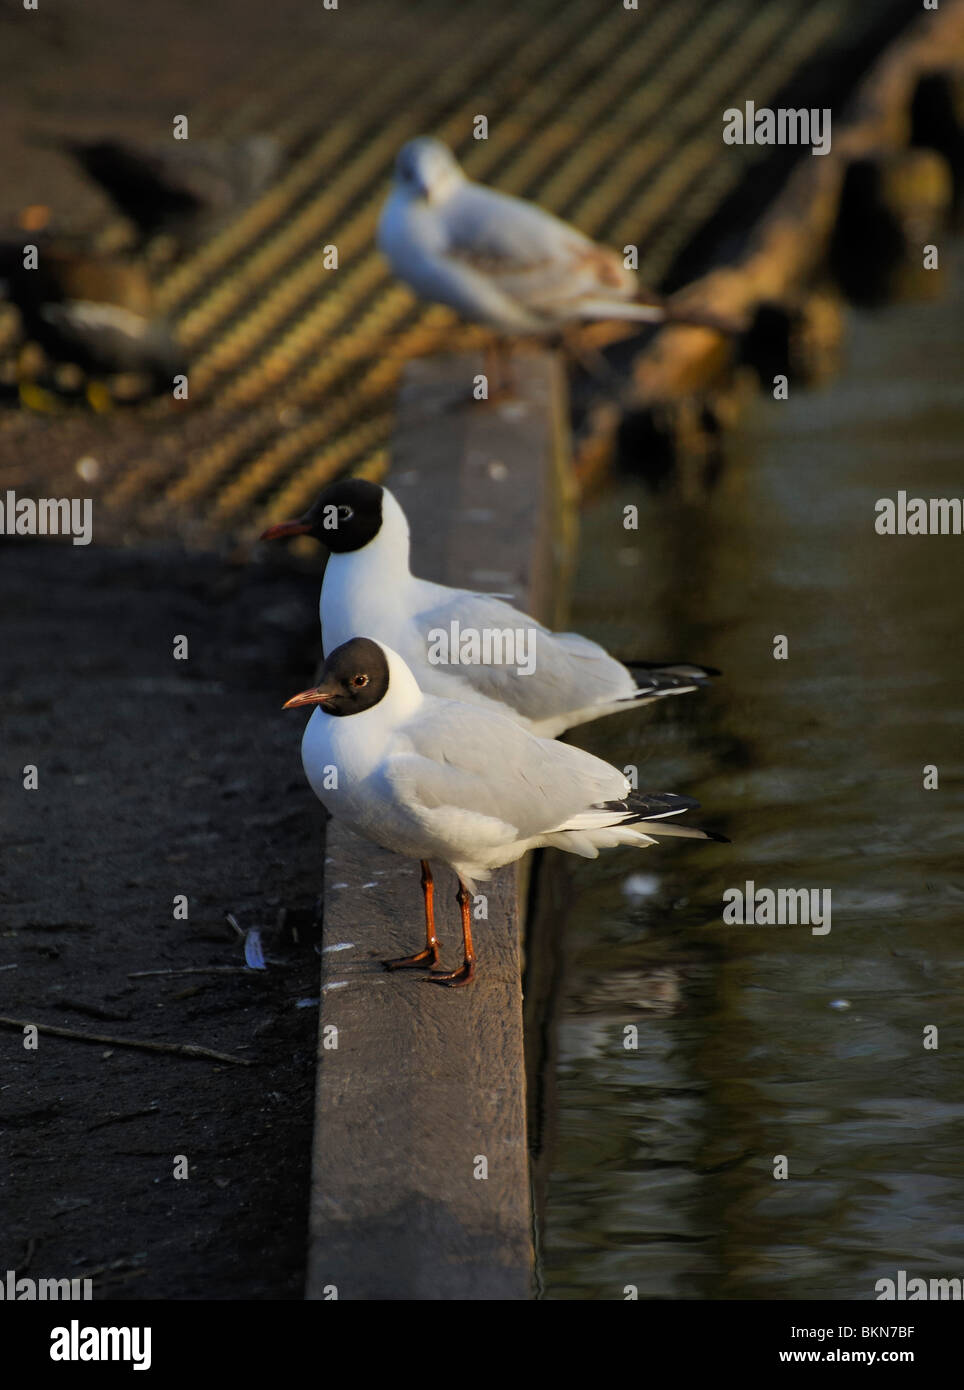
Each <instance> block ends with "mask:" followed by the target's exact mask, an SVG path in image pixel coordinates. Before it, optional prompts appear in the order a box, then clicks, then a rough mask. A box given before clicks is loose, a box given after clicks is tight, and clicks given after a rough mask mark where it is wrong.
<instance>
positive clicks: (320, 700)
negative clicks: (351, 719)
mask: <svg viewBox="0 0 964 1390" xmlns="http://www.w3.org/2000/svg"><path fill="white" fill-rule="evenodd" d="M387 690H388V660H387V658H386V656H385V653H384V652H383V651H382V649H381V647H380V646H379V645H378V643H377V642H372V641H371V639H370V638H368V637H353V638H352V639H351V640H350V641H349V642H343V643H342V644H341V646H340V647H336V648H335V650H334V651H333V652H332V653H331V655H330V656H329V657H328V659H327V660H326V662H325V666H324V670H323V671H322V673H321V681H320V682H319V684H318V685H317V686H316V687H315V688H314V689H313V690H303V691H302V692H301V694H300V695H294V696H292V698H291V699H290V700H288V702H287V703H286V704H285V709H298V708H300V707H301V706H302V705H320V706H321V708H322V709H323V710H324V711H325V713H326V714H334V715H339V716H340V715H344V714H361V713H362V711H363V710H366V709H371V708H372V706H373V705H377V704H378V702H379V700H381V699H383V698H384V696H385V692H386V691H387Z"/></svg>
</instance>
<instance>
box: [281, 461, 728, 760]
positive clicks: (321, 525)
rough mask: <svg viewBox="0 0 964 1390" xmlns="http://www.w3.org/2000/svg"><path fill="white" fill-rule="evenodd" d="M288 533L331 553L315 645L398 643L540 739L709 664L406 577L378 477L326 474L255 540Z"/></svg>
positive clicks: (401, 539) (666, 690)
mask: <svg viewBox="0 0 964 1390" xmlns="http://www.w3.org/2000/svg"><path fill="white" fill-rule="evenodd" d="M294 535H312V536H314V537H315V538H316V539H318V540H320V541H321V542H322V543H323V544H324V545H327V546H328V548H329V550H330V551H331V552H332V553H331V556H330V558H329V560H328V565H327V568H326V569H325V577H324V581H323V583H322V586H321V603H320V614H321V630H322V638H323V640H324V646H325V651H326V652H331V651H332V650H333V649H334V648H335V647H338V646H340V645H341V644H342V643H343V642H347V641H348V639H349V638H351V637H354V636H356V635H357V634H358V633H359V632H365V633H369V634H371V636H372V637H374V638H375V639H376V640H377V641H379V642H385V643H386V644H387V645H388V646H390V647H391V648H392V649H393V650H394V651H397V652H399V653H400V654H401V656H402V658H403V660H404V661H405V663H406V664H407V665H408V666H409V667H410V668H411V669H412V671H413V672H414V673H415V678H416V680H417V681H418V684H419V686H420V688H421V689H422V690H424V691H426V692H427V693H428V694H431V695H437V696H440V697H442V698H443V699H445V698H448V699H454V700H466V701H469V702H470V703H472V704H476V705H483V706H485V707H486V708H488V709H490V710H492V711H494V712H497V713H501V714H508V715H511V716H512V717H513V718H514V719H515V720H516V721H517V722H518V723H520V724H521V725H522V726H523V728H525V729H527V730H528V731H529V732H530V733H533V734H538V735H540V736H542V737H544V738H555V737H556V736H557V735H558V734H561V733H563V732H564V731H565V730H566V729H571V728H574V727H575V726H576V725H577V724H585V723H586V722H587V721H588V720H590V719H598V718H599V717H600V716H601V715H604V714H616V713H618V712H619V711H621V710H626V709H631V708H633V707H634V706H636V705H641V704H647V703H649V702H650V701H652V700H659V699H663V698H664V697H666V696H669V695H682V694H685V693H686V692H687V691H690V690H696V689H697V688H698V687H699V686H701V685H705V684H706V680H707V678H708V677H709V676H713V675H717V674H718V672H717V671H715V670H714V669H713V668H712V667H708V666H694V665H692V664H690V663H688V662H675V663H672V662H671V663H666V664H659V663H656V662H640V663H634V664H633V665H632V666H631V667H630V666H624V665H623V664H622V663H621V662H619V661H616V660H615V659H614V658H613V657H611V656H610V655H609V654H608V652H606V651H604V650H603V648H602V647H600V646H599V645H598V644H597V643H595V642H590V641H589V639H588V638H586V637H580V636H579V635H578V634H577V633H574V632H555V633H553V632H550V631H549V630H548V629H547V628H545V627H543V626H542V625H541V624H540V623H537V622H536V620H535V619H534V618H530V617H529V616H528V615H527V614H525V613H520V612H519V610H518V609H516V608H513V607H511V605H510V604H508V603H505V602H503V601H502V600H501V599H499V598H495V597H494V596H493V595H491V594H479V593H473V592H472V591H471V590H469V589H453V588H449V587H448V586H447V585H445V584H433V583H430V582H429V581H428V580H425V579H417V578H416V577H415V576H414V575H413V574H412V572H411V570H410V569H409V559H408V554H409V534H408V522H407V520H406V518H405V513H404V512H403V511H402V509H401V507H400V506H399V505H398V502H397V501H396V500H395V498H394V497H393V496H392V494H391V493H390V492H389V490H388V488H385V487H381V486H379V485H378V484H377V483H369V482H366V481H365V480H364V479H361V478H347V479H344V480H343V481H341V482H338V483H332V484H331V485H330V486H329V487H327V488H325V490H324V492H322V494H321V496H320V497H319V498H318V500H317V501H316V502H315V504H314V505H313V506H312V507H311V508H310V510H309V511H308V512H306V513H305V515H304V516H303V517H300V518H299V519H298V520H297V521H285V522H281V523H280V524H279V525H277V526H270V527H269V528H268V530H267V531H265V532H264V533H263V537H262V539H267V540H276V539H278V538H279V537H282V536H294ZM486 657H488V658H489V659H488V660H486V659H485V658H486ZM520 672H522V673H523V674H520Z"/></svg>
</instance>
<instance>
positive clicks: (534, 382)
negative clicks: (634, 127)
mask: <svg viewBox="0 0 964 1390" xmlns="http://www.w3.org/2000/svg"><path fill="white" fill-rule="evenodd" d="M478 371H481V363H480V362H479V361H477V360H476V359H475V358H474V357H458V358H444V359H433V360H431V361H417V362H413V363H412V364H411V366H410V367H409V369H408V372H407V375H406V379H405V384H404V387H403V391H402V397H401V403H400V410H399V421H398V429H397V434H396V438H395V443H394V447H393V454H392V459H393V463H392V471H391V474H390V477H389V480H388V481H389V482H390V484H391V486H392V488H393V490H394V491H395V492H396V495H397V496H398V498H399V500H400V502H401V503H402V505H403V507H404V508H405V510H406V512H407V514H408V516H409V520H410V522H411V526H412V548H413V568H415V569H416V571H417V572H418V573H420V574H422V575H424V576H425V577H427V578H432V579H437V580H441V581H444V582H447V583H455V584H460V585H463V586H465V587H470V588H479V589H486V590H489V591H492V592H500V593H511V594H512V595H513V596H514V598H515V601H516V602H517V603H518V604H519V605H520V606H522V607H523V608H527V609H528V610H529V611H531V612H533V613H534V614H535V615H536V616H537V617H552V613H551V611H550V609H551V606H552V596H553V594H554V592H556V587H557V586H556V580H557V578H558V576H559V575H560V573H561V571H562V568H563V561H564V559H565V553H566V549H567V547H566V544H565V536H566V534H567V526H566V522H565V518H566V515H567V504H566V488H567V484H566V483H565V478H566V477H567V474H568V457H567V452H566V451H567V446H568V441H567V432H566V425H565V397H564V382H563V375H562V371H561V368H560V366H559V364H558V363H557V361H556V360H555V359H554V358H553V357H552V356H550V355H549V354H545V353H542V354H537V355H533V356H529V357H524V358H520V359H518V360H517V362H516V380H517V385H518V400H516V401H513V402H511V403H508V404H506V405H505V406H502V407H499V406H489V405H486V404H483V403H474V402H471V401H465V399H464V398H465V396H466V394H467V392H468V390H469V388H470V385H471V381H472V378H473V376H474V374H475V373H476V372H478ZM432 867H433V873H434V874H435V881H436V895H435V903H436V921H437V923H438V926H439V935H440V937H441V940H442V959H443V961H444V962H445V963H446V964H448V963H449V962H450V963H451V965H452V966H454V965H457V964H458V962H459V960H460V959H461V955H460V952H461V933H460V928H459V925H458V923H459V918H458V913H457V909H456V904H455V891H456V887H457V884H456V881H455V878H454V875H453V874H451V872H450V871H449V870H447V869H443V868H442V866H441V865H434V864H433V866H432ZM525 872H526V871H525V866H524V865H521V866H515V867H513V868H509V869H505V870H502V871H501V872H500V873H499V874H498V875H496V876H495V877H494V878H493V879H492V880H491V881H490V883H489V884H488V885H484V887H485V888H486V889H487V899H488V920H487V921H480V922H478V923H477V924H476V925H477V928H478V930H477V932H476V933H475V935H476V949H477V952H478V960H479V971H478V978H477V980H476V982H475V983H474V984H473V985H472V986H471V987H470V988H469V989H466V990H457V991H448V990H440V989H433V988H431V987H430V986H428V985H426V984H424V983H423V982H422V979H421V972H418V971H411V972H400V973H398V974H392V975H390V974H388V973H387V972H386V971H385V970H383V969H382V966H381V960H382V958H383V957H386V956H393V955H404V954H407V953H409V952H411V951H412V950H416V949H418V948H419V947H420V946H421V944H422V939H423V937H422V932H423V918H422V904H421V892H420V888H419V867H418V864H417V863H414V862H409V861H407V860H404V859H401V858H399V857H398V856H397V855H393V854H390V853H388V852H387V851H383V850H380V849H378V848H377V847H375V846H373V845H369V844H368V843H367V842H366V841H363V840H361V839H360V838H358V837H356V836H355V835H354V834H352V833H351V832H350V831H348V830H347V829H345V828H344V827H341V826H339V825H338V823H337V822H336V821H332V822H330V823H329V826H328V837H327V845H326V862H325V913H324V928H323V940H322V949H323V964H322V972H321V989H322V1003H321V1011H320V1032H319V1047H318V1083H317V1098H316V1124H315V1139H314V1159H313V1175H312V1193H311V1214H310V1245H309V1257H308V1271H309V1272H308V1288H307V1296H308V1298H309V1299H325V1298H330V1297H333V1296H337V1297H338V1298H339V1299H525V1298H529V1297H531V1295H532V1259H533V1248H532V1220H531V1209H530V1184H529V1165H528V1150H527V1143H526V1123H525V1067H524V1056H523V1034H522V991H521V969H522V963H521V953H520V929H521V925H522V911H523V901H524V899H523V892H522V884H523V881H524V878H525ZM332 1027H334V1028H335V1029H337V1047H332V1046H331V1041H332V1039H333V1035H332V1034H331V1032H330V1030H331V1029H332ZM326 1043H327V1045H326ZM482 1160H484V1164H485V1168H486V1169H487V1177H480V1176H477V1174H479V1173H480V1172H481V1171H482V1169H483V1163H482ZM333 1290H336V1291H337V1294H336V1295H335V1294H334V1293H333Z"/></svg>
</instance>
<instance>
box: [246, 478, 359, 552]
mask: <svg viewBox="0 0 964 1390" xmlns="http://www.w3.org/2000/svg"><path fill="white" fill-rule="evenodd" d="M381 525H382V489H381V488H380V487H379V486H378V484H377V483H369V482H366V481H365V479H364V478H344V479H343V480H342V481H341V482H338V483H332V484H331V485H330V486H329V487H326V488H325V490H324V492H323V493H322V494H321V496H320V497H319V498H318V500H317V501H316V502H315V503H314V504H313V505H312V506H311V507H309V508H308V510H307V511H306V512H305V514H304V516H301V517H298V518H297V520H295V521H282V522H280V523H279V524H278V525H276V526H269V527H268V529H267V531H264V532H263V533H262V536H261V539H262V540H263V541H274V540H278V539H280V537H282V536H314V538H315V540H318V541H321V543H322V545H326V546H327V547H328V549H329V550H333V551H334V552H335V554H336V555H341V554H343V553H344V552H346V551H351V550H361V549H362V548H363V547H364V546H366V545H368V543H369V541H373V540H374V539H375V537H376V536H377V535H378V532H379V531H380V530H381Z"/></svg>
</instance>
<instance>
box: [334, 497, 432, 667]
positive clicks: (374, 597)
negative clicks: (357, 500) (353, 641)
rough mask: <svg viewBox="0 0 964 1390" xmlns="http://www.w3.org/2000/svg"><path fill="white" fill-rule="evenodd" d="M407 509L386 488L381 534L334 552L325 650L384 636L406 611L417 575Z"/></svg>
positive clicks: (383, 498)
mask: <svg viewBox="0 0 964 1390" xmlns="http://www.w3.org/2000/svg"><path fill="white" fill-rule="evenodd" d="M408 552H409V536H408V522H407V520H406V519H405V513H404V512H403V511H402V509H401V507H400V506H399V505H398V503H397V502H396V501H395V498H394V497H393V496H392V494H391V493H390V492H388V491H387V490H386V491H384V492H383V493H382V524H381V526H380V527H379V529H378V535H377V536H375V537H374V539H373V540H371V541H369V543H368V544H367V545H366V546H363V547H362V549H361V550H349V551H345V552H344V553H342V554H339V555H336V554H331V555H330V556H329V557H328V565H327V568H326V569H325V578H324V582H323V584H322V586H321V604H320V616H321V628H322V636H323V638H324V643H325V652H326V653H329V652H331V651H333V650H334V648H335V647H339V646H341V644H342V642H347V641H349V639H350V638H352V637H372V638H374V639H375V640H376V641H377V640H379V638H380V635H381V632H382V631H383V630H386V628H387V629H388V630H389V631H390V630H391V623H392V621H393V620H394V616H395V614H396V613H403V612H404V611H405V605H406V597H407V593H408V589H409V587H410V585H411V584H412V582H413V580H412V574H411V571H410V570H409V567H408Z"/></svg>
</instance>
